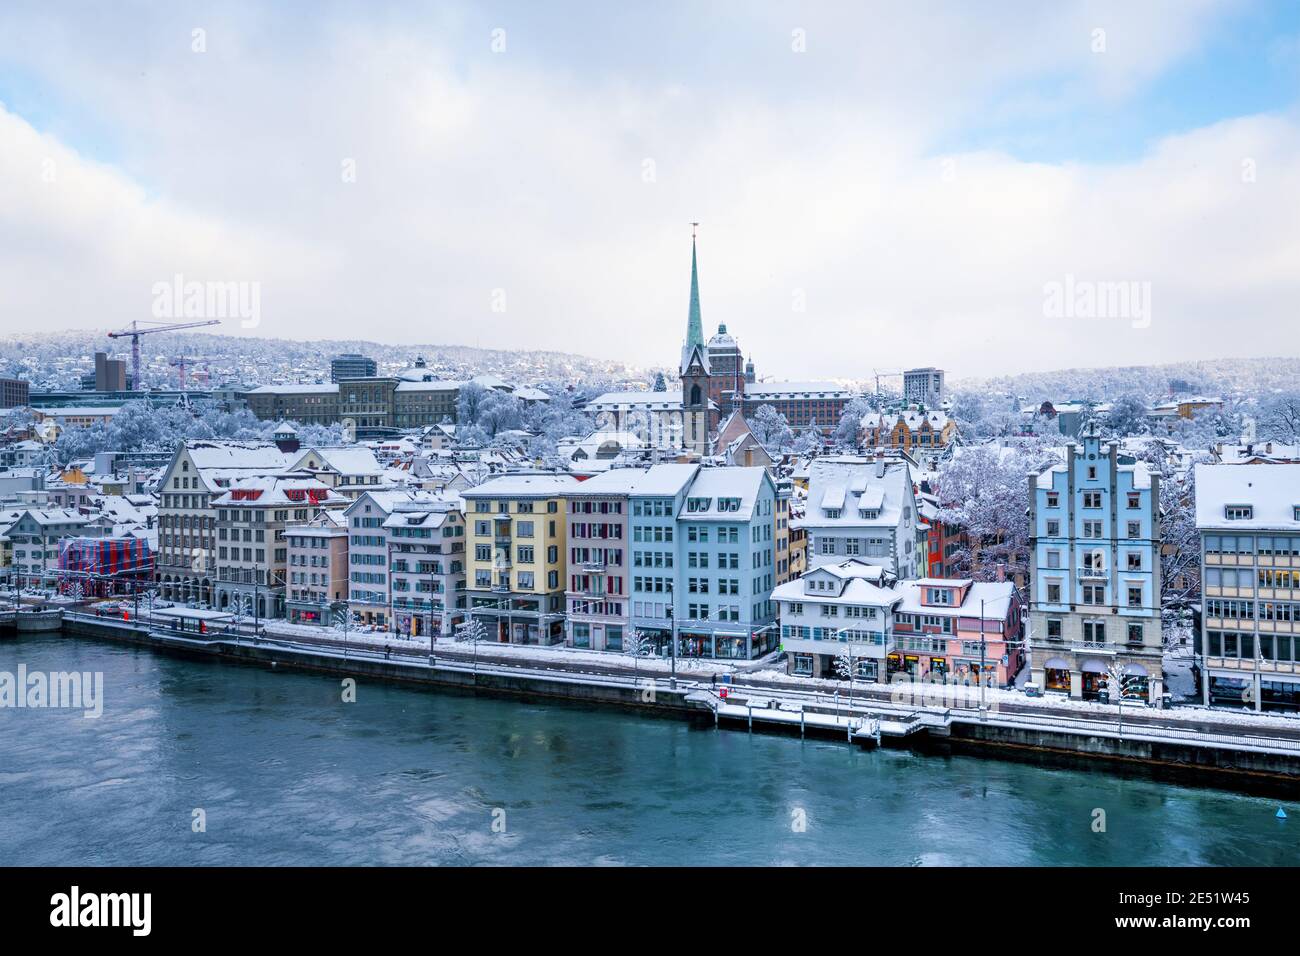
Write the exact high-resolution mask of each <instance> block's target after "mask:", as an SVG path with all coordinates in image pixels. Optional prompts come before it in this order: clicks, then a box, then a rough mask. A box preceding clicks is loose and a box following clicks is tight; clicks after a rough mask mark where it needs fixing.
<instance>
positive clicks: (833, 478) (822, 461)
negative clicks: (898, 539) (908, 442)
mask: <svg viewBox="0 0 1300 956" xmlns="http://www.w3.org/2000/svg"><path fill="white" fill-rule="evenodd" d="M914 497H915V496H914V494H913V492H912V477H911V470H910V468H909V466H908V465H907V464H906V463H904V462H898V461H891V462H886V461H881V462H876V461H871V460H869V459H864V458H856V457H851V456H842V457H831V458H819V459H817V460H816V461H814V462H813V463H812V465H811V466H810V468H809V475H808V512H807V514H806V515H805V517H804V520H803V522H802V524H803V527H807V528H833V527H845V528H847V527H857V528H863V527H866V528H872V527H875V528H893V527H897V526H898V524H899V521H900V519H901V518H902V510H903V507H904V506H905V505H906V504H909V503H910V502H911V501H912V500H913V499H914ZM827 509H830V510H832V511H838V516H835V517H832V516H828V515H827V513H826V511H827ZM862 511H878V512H879V513H878V514H877V516H876V517H874V518H864V517H862V515H861V512H862Z"/></svg>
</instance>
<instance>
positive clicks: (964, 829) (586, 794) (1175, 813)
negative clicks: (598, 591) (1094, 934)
mask: <svg viewBox="0 0 1300 956" xmlns="http://www.w3.org/2000/svg"><path fill="white" fill-rule="evenodd" d="M20 664H23V665H26V669H27V672H28V673H29V674H30V673H33V672H42V673H49V672H52V671H84V672H92V673H93V672H100V673H102V674H103V696H104V701H103V715H102V716H101V717H99V718H87V717H85V716H83V712H82V711H81V710H60V709H12V708H6V709H0V865H99V864H119V865H146V864H148V865H207V864H222V865H279V864H301V865H352V864H500V865H513V864H543V865H545V864H657V865H677V864H686V865H692V864H717V865H735V864H796V865H797V864H850V865H852V864H870V865H888V866H911V865H931V864H979V865H1030V864H1049V865H1056V864H1062V865H1128V864H1172V865H1186V866H1197V865H1244V864H1255V865H1261V864H1262V865H1294V864H1297V863H1300V806H1293V805H1291V804H1282V803H1279V801H1278V800H1275V799H1269V798H1262V797H1255V796H1247V795H1239V794H1235V793H1230V792H1225V791H1221V790H1212V789H1203V788H1193V787H1184V786H1178V785H1172V784H1167V783H1160V782H1155V781H1151V780H1146V779H1135V778H1132V777H1121V776H1116V775H1112V774H1110V773H1106V772H1102V771H1100V770H1098V771H1097V772H1080V771H1077V770H1061V769H1049V768H1043V767H1039V766H1034V765H1028V764H1020V763H1013V762H1005V761H1001V760H995V759H982V758H977V757H935V756H923V755H918V754H913V753H910V752H907V751H898V750H885V751H874V752H873V751H862V750H859V749H858V748H856V747H851V746H849V745H847V744H845V743H841V742H836V741H831V740H800V739H798V738H797V737H788V736H775V735H765V734H749V733H746V732H744V731H735V730H722V731H718V730H715V729H713V728H712V727H711V726H700V725H693V724H690V723H687V722H684V721H676V720H671V719H660V718H652V717H641V716H637V715H633V714H625V713H622V712H619V711H617V710H609V709H592V708H588V707H581V706H577V705H574V706H566V705H562V704H559V705H557V704H550V703H548V704H533V703H526V702H520V701H516V700H501V699H492V698H485V697H474V696H469V695H465V694H457V693H446V692H440V691H432V690H419V689H407V688H402V687H394V686H387V685H384V684H379V683H373V682H367V681H366V680H362V681H360V683H359V685H358V686H357V693H356V700H355V702H344V700H343V693H342V687H341V682H340V680H339V679H338V678H333V677H325V676H318V675H308V674H295V673H292V672H287V671H271V670H262V669H255V668H251V667H239V666H233V665H224V664H218V663H212V662H207V661H195V660H188V659H182V658H177V657H171V656H166V655H163V654H160V653H157V652H154V651H151V650H147V649H143V648H133V647H127V646H119V645H115V644H110V643H105V642H98V641H87V640H83V639H76V638H65V637H61V636H59V635H57V634H55V635H49V636H35V637H26V636H25V637H22V638H14V637H6V638H4V639H0V672H7V673H10V674H15V675H16V674H17V672H18V668H19V665H20ZM1279 806H1285V807H1286V809H1287V811H1288V812H1289V814H1290V817H1291V819H1289V820H1280V819H1278V818H1277V817H1276V813H1277V810H1278V808H1279ZM1099 810H1100V811H1104V814H1105V817H1104V822H1105V829H1104V832H1098V831H1097V823H1098V821H1099V820H1100V819H1101V818H1100V817H1099V816H1098V815H1097V811H1099ZM196 811H199V812H196ZM200 823H201V824H202V826H200V825H199V824H200Z"/></svg>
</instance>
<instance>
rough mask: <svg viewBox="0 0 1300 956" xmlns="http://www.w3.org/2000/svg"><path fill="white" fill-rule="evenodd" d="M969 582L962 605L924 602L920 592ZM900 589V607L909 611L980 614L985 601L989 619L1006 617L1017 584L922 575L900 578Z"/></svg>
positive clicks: (941, 614)
mask: <svg viewBox="0 0 1300 956" xmlns="http://www.w3.org/2000/svg"><path fill="white" fill-rule="evenodd" d="M960 585H969V588H970V589H969V590H968V591H967V592H966V599H965V600H964V601H962V603H961V604H960V605H947V604H922V603H921V596H922V593H923V592H924V590H925V588H926V587H934V586H939V587H952V586H960ZM898 589H899V591H900V592H902V597H903V603H902V604H900V605H899V606H898V610H899V611H901V612H903V613H906V614H933V615H936V616H939V617H980V616H981V614H980V609H981V604H980V602H981V601H982V602H983V618H984V620H986V621H990V620H992V621H1001V620H1005V619H1006V616H1007V613H1008V612H1009V611H1010V610H1011V599H1012V596H1013V594H1014V593H1015V585H1014V584H1012V583H1011V582H1010V581H978V582H975V583H974V584H972V583H971V582H970V581H966V580H961V581H958V580H955V579H944V578H922V579H920V580H918V581H900V582H899V584H898Z"/></svg>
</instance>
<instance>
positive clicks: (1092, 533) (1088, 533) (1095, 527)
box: [1083, 521, 1102, 538]
mask: <svg viewBox="0 0 1300 956" xmlns="http://www.w3.org/2000/svg"><path fill="white" fill-rule="evenodd" d="M1101 524H1102V523H1101V522H1100V521H1085V522H1084V523H1083V536H1084V537H1085V538H1100V537H1101Z"/></svg>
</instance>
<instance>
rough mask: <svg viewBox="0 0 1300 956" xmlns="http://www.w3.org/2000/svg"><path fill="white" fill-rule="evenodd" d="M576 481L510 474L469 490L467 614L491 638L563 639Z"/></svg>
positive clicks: (553, 641)
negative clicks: (569, 516)
mask: <svg viewBox="0 0 1300 956" xmlns="http://www.w3.org/2000/svg"><path fill="white" fill-rule="evenodd" d="M577 484H578V482H577V481H576V480H575V479H574V478H572V477H570V476H569V475H524V474H520V475H507V476H503V477H500V478H494V479H492V480H490V481H487V482H484V483H483V484H481V485H478V486H476V487H474V488H470V489H468V490H466V491H465V492H463V493H462V494H463V497H464V499H465V509H466V511H465V522H466V526H467V529H468V530H467V532H466V535H467V541H466V562H467V564H466V577H467V581H466V595H467V597H468V601H467V604H468V611H469V613H470V615H472V616H473V617H474V619H475V620H478V621H481V622H482V623H484V624H485V625H486V626H487V628H488V630H489V632H490V633H491V639H492V640H496V641H500V642H503V643H511V644H558V643H560V642H561V641H563V640H564V638H565V634H564V608H565V589H566V585H567V575H568V555H567V553H566V521H565V519H566V510H567V496H568V493H569V491H571V490H572V489H573V488H574V487H575V486H576V485H577Z"/></svg>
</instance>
